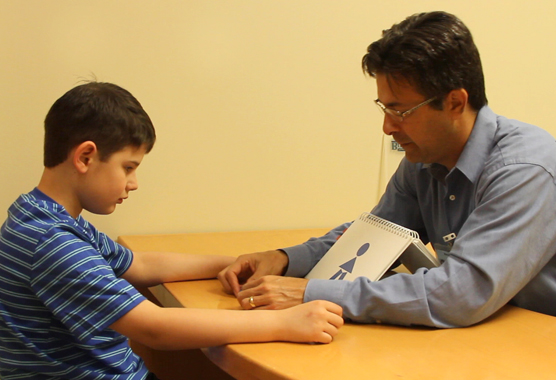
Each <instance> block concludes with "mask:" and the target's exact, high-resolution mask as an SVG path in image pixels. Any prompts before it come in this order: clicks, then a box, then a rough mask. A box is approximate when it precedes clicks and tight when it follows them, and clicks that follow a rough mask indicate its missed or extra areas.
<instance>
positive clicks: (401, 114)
mask: <svg viewBox="0 0 556 380" xmlns="http://www.w3.org/2000/svg"><path fill="white" fill-rule="evenodd" d="M436 98H437V97H436V96H433V97H432V98H430V99H427V100H425V101H424V102H422V103H419V104H417V105H416V106H415V107H413V108H411V109H408V110H407V111H403V112H402V111H398V110H393V109H392V108H388V107H386V106H385V105H384V104H383V103H382V102H381V101H380V100H379V99H376V100H375V104H376V105H377V107H378V108H379V109H380V110H381V111H382V113H383V114H385V115H389V116H393V117H395V118H397V120H398V121H399V122H400V123H401V122H403V121H404V119H405V118H406V117H407V116H409V115H411V114H412V113H413V112H415V111H417V109H419V108H421V107H423V106H426V105H427V104H429V103H430V102H432V101H433V100H436Z"/></svg>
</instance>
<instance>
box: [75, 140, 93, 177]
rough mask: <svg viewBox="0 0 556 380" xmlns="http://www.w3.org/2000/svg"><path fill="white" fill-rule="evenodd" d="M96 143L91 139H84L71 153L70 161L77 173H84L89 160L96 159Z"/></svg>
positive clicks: (88, 165)
mask: <svg viewBox="0 0 556 380" xmlns="http://www.w3.org/2000/svg"><path fill="white" fill-rule="evenodd" d="M97 153H98V149H97V145H96V144H95V143H94V142H92V141H85V142H82V143H81V144H79V145H78V146H77V147H76V148H75V149H74V150H73V154H72V163H73V166H74V167H75V169H77V171H78V172H79V173H86V172H87V171H88V170H89V167H90V165H91V162H92V161H93V160H95V159H97V157H98V155H97Z"/></svg>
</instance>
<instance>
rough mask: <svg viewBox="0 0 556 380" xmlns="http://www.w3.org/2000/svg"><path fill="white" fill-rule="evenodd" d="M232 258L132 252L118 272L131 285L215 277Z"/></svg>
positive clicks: (233, 258)
mask: <svg viewBox="0 0 556 380" xmlns="http://www.w3.org/2000/svg"><path fill="white" fill-rule="evenodd" d="M234 260H235V257H232V256H217V255H193V254H187V253H174V252H133V262H132V264H131V266H130V267H129V269H128V270H127V271H126V272H125V273H124V274H123V275H122V278H124V279H125V280H127V281H128V282H129V283H131V284H132V285H134V286H153V285H158V284H160V283H163V282H172V281H183V280H194V279H201V278H215V277H216V275H217V274H218V272H220V271H221V270H222V269H224V268H225V267H226V266H228V265H230V264H231V263H232V262H233V261H234Z"/></svg>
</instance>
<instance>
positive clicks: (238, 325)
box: [111, 301, 286, 350]
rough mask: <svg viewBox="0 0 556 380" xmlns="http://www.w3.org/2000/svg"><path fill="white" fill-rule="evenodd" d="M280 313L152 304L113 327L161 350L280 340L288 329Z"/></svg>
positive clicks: (125, 317)
mask: <svg viewBox="0 0 556 380" xmlns="http://www.w3.org/2000/svg"><path fill="white" fill-rule="evenodd" d="M283 320H284V318H283V317H281V316H280V312H277V311H242V310H217V309H214V310H211V309H189V308H159V307H157V306H155V305H153V304H151V303H150V302H148V301H144V302H143V303H141V304H140V305H138V306H136V307H135V308H134V309H133V310H131V311H130V312H129V313H128V314H126V315H125V316H123V317H122V318H121V319H120V320H119V321H117V322H116V323H115V324H113V325H112V326H111V328H113V329H114V330H116V331H118V332H120V333H121V334H124V335H127V336H128V337H130V338H131V339H133V340H136V341H138V342H140V343H142V344H145V345H147V346H149V347H151V348H155V349H158V350H180V349H189V348H199V347H211V346H218V345H222V344H228V343H237V342H265V341H273V340H280V338H281V336H283V334H281V329H286V326H284V323H283V322H282V321H283Z"/></svg>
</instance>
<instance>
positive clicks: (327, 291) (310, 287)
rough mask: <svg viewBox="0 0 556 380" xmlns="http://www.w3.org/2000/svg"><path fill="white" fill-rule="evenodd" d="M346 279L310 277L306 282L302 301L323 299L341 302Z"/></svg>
mask: <svg viewBox="0 0 556 380" xmlns="http://www.w3.org/2000/svg"><path fill="white" fill-rule="evenodd" d="M347 286H348V281H334V280H320V279H312V280H309V282H308V283H307V287H306V288H305V294H304V296H303V302H309V301H314V300H325V301H330V302H334V303H336V304H338V305H341V304H342V300H343V299H344V294H345V289H346V287H347Z"/></svg>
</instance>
